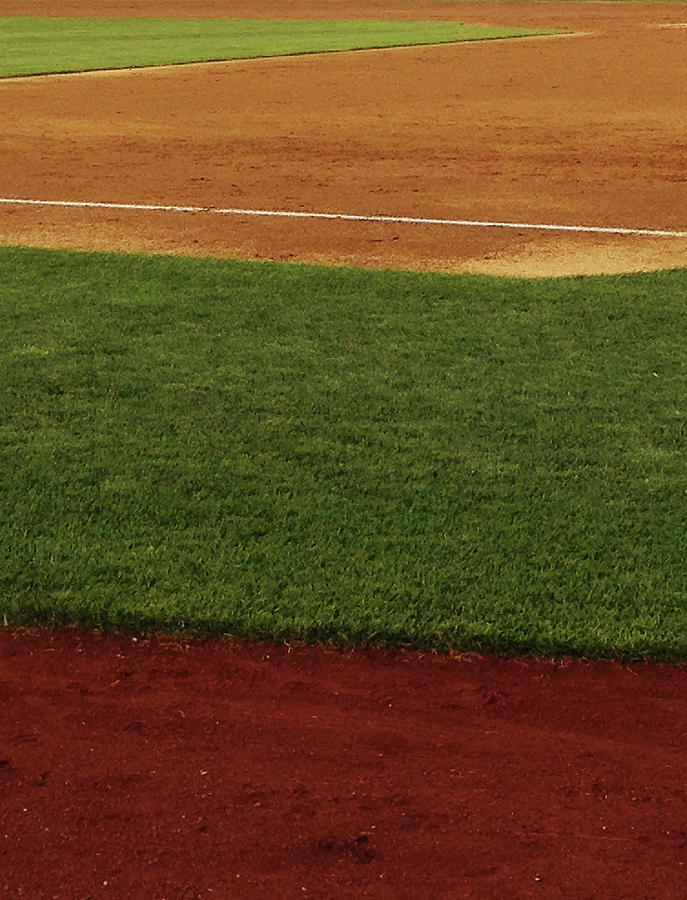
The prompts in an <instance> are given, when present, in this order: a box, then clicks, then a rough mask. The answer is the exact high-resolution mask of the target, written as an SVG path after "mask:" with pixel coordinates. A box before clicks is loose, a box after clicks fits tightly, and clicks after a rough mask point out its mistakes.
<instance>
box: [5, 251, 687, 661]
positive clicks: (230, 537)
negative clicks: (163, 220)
mask: <svg viewBox="0 0 687 900" xmlns="http://www.w3.org/2000/svg"><path fill="white" fill-rule="evenodd" d="M686 311H687V272H685V271H680V272H672V273H671V272H666V273H660V274H654V275H641V276H634V277H612V278H598V279H589V278H587V279H584V278H579V279H569V280H553V281H531V282H527V281H522V282H521V281H515V280H506V279H490V278H478V277H455V276H442V275H426V274H422V275H420V274H412V273H411V274H409V273H400V272H369V271H363V270H355V269H337V268H318V267H308V266H296V265H293V266H288V265H283V264H268V263H247V262H246V263H244V262H236V261H216V260H186V259H179V258H165V257H142V256H116V255H101V254H76V253H67V252H51V251H38V250H28V249H21V250H20V249H16V250H15V249H7V248H4V249H2V250H1V251H0V335H1V336H2V337H1V343H0V346H1V356H0V362H1V366H2V372H1V375H0V377H1V378H2V384H3V391H2V394H1V395H0V396H1V398H2V399H1V403H2V410H1V413H2V414H1V416H0V450H1V457H0V459H1V465H2V485H3V489H2V494H1V495H0V511H1V512H0V514H1V529H0V534H1V540H2V545H1V550H0V553H1V558H2V566H1V568H0V621H2V618H4V621H5V623H6V624H13V625H34V624H36V623H43V624H47V625H53V626H67V625H70V624H79V625H81V626H85V627H88V628H91V627H96V628H100V627H102V628H116V629H131V630H140V629H165V630H168V631H173V632H179V631H193V632H196V633H203V634H232V635H238V636H243V637H259V638H276V639H278V640H291V639H306V640H310V641H312V640H317V641H327V642H329V641H331V642H338V643H344V644H381V645H400V644H403V645H411V646H415V647H420V648H427V649H429V648H438V649H440V650H449V649H459V650H477V651H499V652H523V651H532V652H535V653H541V654H546V655H556V654H567V653H573V654H588V655H598V656H621V657H628V658H630V657H642V656H644V655H646V656H650V657H653V658H656V659H668V660H680V659H682V660H684V659H687V556H686V554H685V546H687V515H686V513H685V510H686V509H687V469H686V468H685V450H686V449H687V447H686V440H685V423H686V421H687V383H686V382H687V373H686V370H685V366H684V347H685V343H686V340H687V312H686Z"/></svg>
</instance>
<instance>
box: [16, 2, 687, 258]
mask: <svg viewBox="0 0 687 900" xmlns="http://www.w3.org/2000/svg"><path fill="white" fill-rule="evenodd" d="M28 9H32V10H33V11H34V12H35V11H39V12H41V13H44V14H45V13H56V12H59V11H62V12H68V13H85V14H93V13H94V12H97V13H99V14H100V15H106V14H109V13H110V12H111V11H114V12H116V13H119V14H126V15H133V14H147V15H154V14H161V13H162V12H163V9H164V10H166V13H167V14H168V15H170V14H174V13H175V12H181V13H182V14H184V15H191V14H194V15H209V14H215V15H218V14H222V15H242V16H248V15H265V14H269V15H270V16H271V17H274V16H277V15H280V16H285V15H294V16H303V17H305V16H312V17H316V16H323V15H326V16H332V15H335V16H343V17H347V16H351V17H352V16H356V15H361V14H362V15H366V16H374V17H377V18H383V17H384V16H394V15H396V16H397V15H399V10H401V11H403V13H404V15H406V16H408V15H410V16H412V17H413V18H424V17H429V18H431V17H434V18H437V17H438V16H441V17H443V18H453V19H457V20H460V21H465V22H492V23H494V24H503V25H521V26H538V27H544V26H546V27H550V28H561V29H565V30H566V31H568V32H571V33H572V34H570V35H568V36H566V37H565V38H534V39H524V40H517V41H495V42H481V43H472V44H454V45H443V46H437V47H422V48H399V49H392V50H386V51H362V52H355V53H342V54H329V55H316V56H305V57H291V58H282V59H272V60H253V61H241V62H232V63H215V64H207V65H192V66H176V67H170V68H166V69H157V70H150V69H148V70H139V71H128V72H118V73H114V74H113V73H93V74H89V75H72V76H57V77H48V78H39V79H16V80H14V79H11V80H6V81H4V82H1V83H0V117H2V121H3V137H2V140H1V141H0V172H1V173H2V174H1V175H0V196H3V197H24V198H38V199H49V200H82V201H108V202H115V203H153V204H172V205H200V206H215V207H218V206H219V207H226V206H230V207H241V208H251V209H255V208H257V209H273V210H275V209H276V210H282V209H285V210H295V211H299V210H300V211H303V210H305V211H319V212H344V213H349V212H350V213H357V214H362V215H377V214H384V215H387V214H388V215H394V216H399V215H400V216H413V217H431V218H437V217H439V218H451V219H453V218H458V219H470V220H486V221H507V222H524V223H535V224H542V223H543V224H547V223H553V224H568V225H593V226H602V227H603V226H621V227H629V228H650V229H662V230H663V229H668V230H685V229H687V218H685V216H686V214H685V210H686V209H687V174H686V173H685V166H684V160H685V154H686V152H687V137H686V135H687V118H686V117H687V80H686V79H685V78H684V59H685V49H686V42H687V30H685V29H681V28H663V27H657V26H661V25H665V24H679V23H681V22H684V20H685V13H684V9H683V7H682V6H680V5H674V4H658V3H652V4H642V3H629V4H618V3H557V2H547V3H541V2H540V3H520V2H514V3H489V2H485V3H469V2H457V3H436V2H433V3H432V2H429V3H425V2H424V0H417V2H414V3H412V4H401V5H399V4H398V3H391V4H385V3H383V2H376V3H370V4H360V5H358V6H356V4H354V3H353V2H342V3H336V4H334V3H331V2H329V3H327V2H319V3H316V2H312V3H309V2H294V3H287V2H276V3H270V4H269V7H266V5H265V4H261V3H256V4H251V3H249V2H247V0H245V2H242V3H226V4H221V3H215V4H212V3H210V2H205V3H199V4H195V3H191V2H188V3H183V4H176V5H175V4H166V3H165V4H162V3H156V2H155V0H150V2H146V3H108V2H105V3H98V4H95V3H93V2H90V3H88V2H85V3H79V2H74V3H67V2H64V3H59V2H57V0H54V2H53V0H45V2H43V3H40V4H31V5H27V4H22V3H17V2H8V0H5V2H2V3H0V12H4V13H6V14H9V13H16V12H21V11H27V10H28ZM266 10H269V11H268V13H267V12H266ZM0 242H4V243H15V244H34V245H40V246H61V247H76V248H105V249H116V250H143V251H159V252H171V253H187V254H188V253H190V254H201V255H202V254H211V255H215V256H238V257H247V258H276V259H286V260H305V261H310V262H324V263H347V264H359V265H366V266H382V267H388V266H390V267H407V268H413V269H439V270H448V271H471V272H489V273H499V274H515V275H546V274H576V273H583V272H613V271H625V270H638V269H656V268H665V267H671V266H680V265H685V264H687V238H680V239H677V238H665V237H661V238H649V237H637V236H618V235H614V236H600V235H598V234H583V235H579V234H561V233H550V232H540V231H534V232H532V231H518V230H515V231H512V230H511V231H508V230H503V229H485V228H465V227H452V226H419V225H402V224H401V225H399V224H381V223H354V222H332V221H320V220H298V221H293V220H284V219H256V218H241V217H235V216H232V217H225V216H218V215H215V214H211V213H197V214H189V213H170V212H143V211H129V212H127V211H121V210H101V211H94V210H84V209H50V208H45V207H41V208H26V207H12V206H5V207H1V208H0Z"/></svg>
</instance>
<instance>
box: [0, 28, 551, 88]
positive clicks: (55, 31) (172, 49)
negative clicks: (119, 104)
mask: <svg viewBox="0 0 687 900" xmlns="http://www.w3.org/2000/svg"><path fill="white" fill-rule="evenodd" d="M0 28H1V30H2V53H1V54H0V77H7V76H12V75H33V74H39V73H49V72H76V71H85V70H88V69H117V68H124V67H129V66H153V65H167V64H171V63H183V62H193V61H196V62H198V61H204V60H224V59H245V58H249V57H260V56H282V55H285V54H293V53H319V52H324V51H336V50H356V49H362V48H366V47H367V48H371V47H391V46H398V45H413V44H436V43H444V42H451V41H473V40H484V39H487V38H501V37H514V36H522V35H531V34H536V33H537V32H534V31H530V30H527V29H512V28H510V29H507V28H486V27H479V26H472V25H461V24H460V23H456V22H402V21H400V22H391V21H389V22H372V21H349V22H346V21H333V22H326V21H310V20H270V21H262V20H257V19H88V18H82V19H81V18H63V19H62V18H41V17H26V18H12V17H6V18H0Z"/></svg>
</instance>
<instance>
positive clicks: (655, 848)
mask: <svg viewBox="0 0 687 900" xmlns="http://www.w3.org/2000/svg"><path fill="white" fill-rule="evenodd" d="M35 13H39V14H41V15H53V14H61V15H69V14H71V15H127V16H131V15H172V14H173V15H187V16H196V15H202V16H213V15H235V16H250V15H256V16H257V15H269V17H270V18H274V17H286V16H288V15H294V16H297V17H312V18H315V17H322V18H334V17H340V18H354V17H357V16H369V17H370V18H384V17H385V16H390V17H407V18H418V19H420V18H455V19H458V20H460V21H465V22H484V23H485V24H506V25H532V26H535V25H536V26H540V27H553V28H566V29H568V30H570V31H575V32H591V34H587V35H586V36H583V37H582V36H579V37H578V36H576V37H568V38H565V39H557V40H544V39H537V40H533V41H520V42H511V43H492V44H488V45H487V44H484V45H471V46H465V47H460V46H446V47H437V48H431V49H417V50H394V51H387V52H384V53H354V54H341V55H337V56H330V57H318V58H315V57H310V58H293V59H283V60H271V61H263V62H242V63H232V64H213V65H206V66H188V67H178V68H174V69H167V70H159V71H139V72H128V73H117V74H94V75H88V76H68V77H55V78H44V79H26V80H16V81H12V82H5V83H0V115H2V118H3V132H2V135H1V136H0V173H1V174H0V186H1V187H0V195H2V196H26V197H37V196H40V197H41V198H43V199H51V198H54V199H82V200H112V201H117V202H127V201H129V202H156V203H158V202H169V203H189V204H208V205H242V206H251V207H267V206H272V207H279V208H290V209H300V208H304V209H323V210H327V209H336V210H342V211H349V210H350V211H354V212H362V213H392V214H396V213H400V214H409V215H422V216H450V217H461V218H463V217H469V218H489V219H495V218H503V219H509V220H513V219H515V220H518V221H536V220H541V221H560V222H570V223H573V224H577V223H589V224H601V225H603V224H609V225H627V226H637V227H655V228H676V229H677V228H679V229H683V228H685V227H687V221H685V219H684V211H685V209H686V208H687V205H686V204H685V200H687V177H686V176H685V173H684V158H685V149H686V138H685V134H686V133H687V129H686V128H685V125H686V124H687V119H686V118H685V116H686V115H687V103H686V102H685V100H687V97H685V93H686V90H687V87H686V82H685V79H684V71H683V69H684V49H685V40H686V39H687V32H685V31H684V30H683V29H678V28H675V29H661V28H655V27H653V26H655V25H660V24H671V23H672V24H679V23H681V22H682V21H683V20H684V11H683V9H682V7H680V6H676V5H659V4H635V3H632V4H622V5H620V4H613V3H585V4H576V3H556V2H550V3H520V2H513V3H491V2H484V3H466V2H459V3H443V2H442V3H438V2H435V3H431V2H425V0H417V2H414V3H412V4H409V3H408V4H402V3H385V2H369V3H366V4H360V2H359V0H356V2H349V0H341V2H337V3H336V4H335V3H332V2H326V0H320V2H305V0H303V2H300V0H299V2H293V3H289V2H286V0H273V2H271V3H270V4H269V6H268V5H267V4H257V3H255V2H250V0H246V2H242V3H241V2H232V3H219V2H217V0H207V2H202V0H192V2H183V3H182V2H178V3H174V2H162V0H160V2H157V0H146V2H141V0H139V2H121V3H115V2H109V0H102V2H97V3H96V2H79V0H74V2H67V0H64V2H61V0H41V2H40V3H36V2H30V3H29V2H18V0H0V15H26V14H35ZM344 202H345V209H344V207H343V205H342V204H343V203H344ZM0 242H4V243H16V244H34V245H39V246H63V247H79V248H86V249H88V248H107V249H131V250H144V251H149V250H153V251H161V252H184V253H195V254H199V255H202V254H213V255H219V256H233V255H236V256H248V257H251V256H252V257H258V258H278V259H302V260H309V261H321V262H343V263H358V264H364V265H371V266H408V267H411V268H427V269H444V270H453V271H489V272H503V273H509V274H527V275H530V274H549V273H565V272H584V271H616V270H617V271H619V270H623V269H630V268H633V269H634V268H647V269H651V268H657V267H661V266H669V265H685V264H687V241H677V240H672V239H670V240H664V239H653V240H650V239H646V238H627V237H623V238H618V237H615V238H605V239H600V238H599V237H598V236H591V235H590V236H578V237H570V236H569V237H565V236H562V235H548V236H546V235H544V234H541V233H524V232H523V233H522V234H518V233H510V232H509V233H506V232H496V231H494V232H491V231H490V232H486V231H483V230H479V231H478V230H472V229H460V230H451V231H448V230H445V229H433V228H418V227H415V226H412V227H411V226H403V227H400V226H395V227H394V226H382V225H379V224H377V225H363V224H358V225H352V224H351V223H346V224H343V223H328V224H326V225H323V224H322V223H317V222H299V223H297V224H295V225H294V224H293V223H286V224H285V223H284V222H283V221H279V220H270V221H264V220H248V219H246V220H245V221H240V220H234V219H221V218H220V217H213V216H212V215H209V214H199V215H184V214H163V213H131V214H124V213H121V212H114V211H108V212H100V213H94V212H88V213H87V212H85V211H83V210H78V211H77V210H69V211H67V210H55V209H52V210H50V209H33V210H27V209H20V208H12V207H4V208H0ZM0 704H1V705H0V891H3V892H4V894H5V895H6V896H8V897H22V896H25V897H33V898H43V897H57V898H70V900H74V898H76V900H86V898H99V897H108V896H110V897H142V898H143V897H145V898H156V900H161V898H170V900H171V898H195V897H211V896H215V897H251V898H252V897H265V898H267V897H308V896H309V897H321V898H325V897H359V896H374V897H380V898H381V897H383V898H387V897H388V898H396V897H408V898H411V897H412V898H414V897H417V896H419V895H422V894H428V895H430V896H432V897H447V898H448V897H480V898H481V897H495V898H496V897H498V898H501V897H546V898H550V897H589V898H591V897H599V896H603V897H617V898H621V897H623V898H626V897H659V896H660V897H669V898H673V897H674V898H683V897H684V896H685V895H686V894H687V873H686V869H687V831H686V829H685V822H686V821H687V792H686V791H685V768H686V760H685V746H684V744H685V736H686V735H687V671H686V670H685V669H684V668H670V667H664V666H645V665H637V666H632V667H623V666H620V665H614V664H606V663H604V664H598V663H596V664H590V663H585V662H572V663H571V662H567V663H565V664H553V663H548V662H534V661H518V660H499V659H453V658H449V657H437V656H428V655H417V654H411V653H400V654H391V653H385V652H365V653H347V652H335V651H329V650H323V649H314V648H302V647H295V648H285V647H279V648H277V647H270V646H267V645H258V646H250V645H243V644H232V643H225V642H191V643H176V642H174V641H171V640H167V639H162V638H161V639H154V640H152V641H151V640H148V639H141V640H139V641H135V642H134V641H132V639H131V638H128V637H115V638H112V637H110V638H104V637H101V636H86V635H79V634H75V633H69V634H54V635H53V634H49V633H45V632H37V633H24V632H22V633H14V632H10V631H7V630H2V629H0Z"/></svg>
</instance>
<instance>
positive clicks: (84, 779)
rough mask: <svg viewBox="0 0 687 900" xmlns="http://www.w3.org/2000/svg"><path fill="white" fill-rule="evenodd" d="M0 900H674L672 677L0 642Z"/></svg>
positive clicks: (678, 891) (91, 640) (4, 636)
mask: <svg viewBox="0 0 687 900" xmlns="http://www.w3.org/2000/svg"><path fill="white" fill-rule="evenodd" d="M0 694H1V697H0V699H1V702H2V731H1V732H0V858H1V859H2V863H3V864H2V869H1V871H0V890H4V891H5V892H6V895H7V896H8V897H22V896H25V897H32V898H43V897H59V898H67V897H69V898H87V897H88V898H100V897H134V896H135V897H146V898H148V897H149V898H163V897H165V898H170V900H171V898H196V897H211V896H215V897H246V898H255V897H264V898H272V897H289V898H295V897H303V896H305V897H319V898H325V897H337V898H338V897H350V898H354V897H355V898H357V897H365V896H368V897H376V898H400V897H403V898H416V897H419V896H430V897H475V898H477V897H479V898H484V897H494V898H497V897H498V898H501V897H547V898H548V897H573V896H574V897H588V898H591V897H609V898H621V897H623V898H626V897H637V896H642V897H665V898H678V897H679V898H683V897H684V896H685V892H686V890H687V827H686V824H685V823H686V822H687V793H686V791H685V764H686V760H685V746H684V740H685V734H686V733H687V673H686V672H685V670H684V669H678V668H669V667H663V666H653V667H647V666H643V665H636V666H632V667H627V668H626V667H622V666H620V665H617V664H596V665H590V664H586V663H584V662H575V663H567V664H558V665H556V664H551V663H544V662H523V661H517V660H499V659H473V660H467V659H465V660H463V659H451V658H449V657H438V656H423V655H416V654H410V653H405V652H404V653H399V654H392V653H385V652H380V651H377V652H358V653H342V652H334V651H326V650H321V649H314V648H304V647H294V648H287V647H279V648H275V647H272V646H269V645H253V646H247V645H241V644H231V643H223V642H192V643H173V642H171V641H168V640H157V639H156V640H153V641H150V640H143V639H140V640H138V641H132V639H131V638H127V637H119V638H104V637H98V636H95V637H86V636H81V635H77V634H74V633H71V634H60V635H49V634H46V633H29V634H16V633H15V634H12V633H10V632H7V631H2V630H0Z"/></svg>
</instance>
